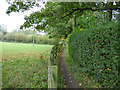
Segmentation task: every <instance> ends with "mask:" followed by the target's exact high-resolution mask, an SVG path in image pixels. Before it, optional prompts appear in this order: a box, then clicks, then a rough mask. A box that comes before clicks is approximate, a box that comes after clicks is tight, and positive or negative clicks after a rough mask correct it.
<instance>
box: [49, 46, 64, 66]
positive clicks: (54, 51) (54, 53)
mask: <svg viewBox="0 0 120 90" xmlns="http://www.w3.org/2000/svg"><path fill="white" fill-rule="evenodd" d="M62 50H63V45H62V44H56V45H54V46H53V48H52V51H51V55H50V59H51V63H52V65H56V64H57V63H58V62H57V61H56V58H57V57H58V54H60V53H61V52H62Z"/></svg>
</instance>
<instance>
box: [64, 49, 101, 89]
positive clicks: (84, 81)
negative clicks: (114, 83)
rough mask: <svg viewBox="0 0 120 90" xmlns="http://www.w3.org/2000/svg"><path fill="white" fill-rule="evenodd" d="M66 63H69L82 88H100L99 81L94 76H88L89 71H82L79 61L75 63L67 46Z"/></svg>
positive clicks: (71, 71)
mask: <svg viewBox="0 0 120 90" xmlns="http://www.w3.org/2000/svg"><path fill="white" fill-rule="evenodd" d="M64 56H65V63H66V65H67V68H68V70H69V71H70V73H71V74H72V75H73V77H74V78H75V80H76V81H77V83H78V85H79V86H80V87H82V88H84V87H85V88H98V87H101V85H100V84H99V83H97V81H96V80H95V79H93V78H92V77H88V75H87V73H82V72H81V69H80V67H79V63H75V61H74V60H73V59H72V58H71V57H70V56H69V54H68V50H67V47H66V48H65V49H64Z"/></svg>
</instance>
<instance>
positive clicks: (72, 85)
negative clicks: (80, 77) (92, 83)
mask: <svg viewBox="0 0 120 90" xmlns="http://www.w3.org/2000/svg"><path fill="white" fill-rule="evenodd" d="M63 54H64V50H63V51H62V53H61V56H60V69H61V72H62V74H63V77H64V80H65V82H66V84H67V86H68V87H69V88H76V89H77V88H82V87H79V85H78V84H77V82H76V81H75V79H74V78H73V76H72V75H71V74H70V73H69V71H68V69H67V66H66V64H65V60H64V55H63Z"/></svg>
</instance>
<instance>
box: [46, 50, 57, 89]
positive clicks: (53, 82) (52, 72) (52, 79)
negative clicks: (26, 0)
mask: <svg viewBox="0 0 120 90" xmlns="http://www.w3.org/2000/svg"><path fill="white" fill-rule="evenodd" d="M52 49H53V48H52ZM52 49H51V51H50V55H51V52H52ZM50 55H49V58H48V62H49V64H48V88H52V89H55V88H57V66H55V65H54V66H52V65H51V59H50Z"/></svg>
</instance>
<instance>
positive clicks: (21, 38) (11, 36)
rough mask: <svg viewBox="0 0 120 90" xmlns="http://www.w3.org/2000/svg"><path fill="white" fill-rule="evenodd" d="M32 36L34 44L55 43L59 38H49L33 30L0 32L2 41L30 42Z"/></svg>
mask: <svg viewBox="0 0 120 90" xmlns="http://www.w3.org/2000/svg"><path fill="white" fill-rule="evenodd" d="M33 37H34V43H36V44H57V43H58V42H59V41H60V39H53V38H52V39H49V37H48V36H46V35H41V34H37V32H34V34H33V31H24V32H23V31H22V32H21V31H19V32H18V31H15V32H12V33H10V32H6V33H5V32H1V31H0V40H2V41H4V42H22V43H32V42H33Z"/></svg>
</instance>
